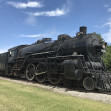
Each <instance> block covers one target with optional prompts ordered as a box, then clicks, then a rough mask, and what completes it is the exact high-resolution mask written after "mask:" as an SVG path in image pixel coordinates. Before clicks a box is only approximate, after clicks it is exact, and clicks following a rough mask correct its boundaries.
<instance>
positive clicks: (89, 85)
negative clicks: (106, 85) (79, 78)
mask: <svg viewBox="0 0 111 111" xmlns="http://www.w3.org/2000/svg"><path fill="white" fill-rule="evenodd" d="M83 86H84V88H85V89H86V90H88V91H92V90H94V89H95V81H94V80H93V79H92V78H90V77H86V78H85V79H84V80H83Z"/></svg>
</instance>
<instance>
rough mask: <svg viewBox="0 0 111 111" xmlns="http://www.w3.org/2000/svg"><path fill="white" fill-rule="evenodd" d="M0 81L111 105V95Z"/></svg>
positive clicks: (29, 83) (18, 81) (30, 83)
mask: <svg viewBox="0 0 111 111" xmlns="http://www.w3.org/2000/svg"><path fill="white" fill-rule="evenodd" d="M0 79H1V80H8V81H12V82H16V83H20V84H24V85H30V86H34V87H39V88H43V89H46V90H50V91H53V92H56V93H60V94H65V95H70V96H75V97H80V98H87V99H92V100H96V101H101V102H104V103H109V104H111V93H110V94H103V93H97V92H81V91H78V90H76V91H75V90H70V89H67V88H64V87H62V88H61V87H58V86H52V85H44V84H39V83H35V82H28V81H24V80H15V79H14V80H13V79H10V78H5V77H0Z"/></svg>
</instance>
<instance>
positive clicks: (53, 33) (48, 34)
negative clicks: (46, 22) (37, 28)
mask: <svg viewBox="0 0 111 111" xmlns="http://www.w3.org/2000/svg"><path fill="white" fill-rule="evenodd" d="M59 34H61V33H60V32H58V31H56V29H52V30H48V31H46V32H45V33H40V34H39V33H38V34H21V35H19V36H20V37H26V38H39V39H40V38H45V37H51V38H52V37H53V38H55V37H56V38H57V36H58V35H59Z"/></svg>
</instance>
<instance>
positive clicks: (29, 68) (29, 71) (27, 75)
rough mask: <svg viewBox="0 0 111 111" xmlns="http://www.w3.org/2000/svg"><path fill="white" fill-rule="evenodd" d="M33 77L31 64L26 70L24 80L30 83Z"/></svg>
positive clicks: (33, 67)
mask: <svg viewBox="0 0 111 111" xmlns="http://www.w3.org/2000/svg"><path fill="white" fill-rule="evenodd" d="M34 77H35V66H34V65H33V64H29V65H28V66H27V68H26V78H27V80H29V81H32V80H33V79H34Z"/></svg>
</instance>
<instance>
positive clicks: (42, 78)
mask: <svg viewBox="0 0 111 111" xmlns="http://www.w3.org/2000/svg"><path fill="white" fill-rule="evenodd" d="M45 70H46V67H45V66H44V65H42V64H38V65H37V66H36V77H35V79H36V80H37V81H38V82H40V83H42V82H44V81H45V80H46V73H43V74H40V73H41V72H46V71H45ZM37 74H38V75H37Z"/></svg>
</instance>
